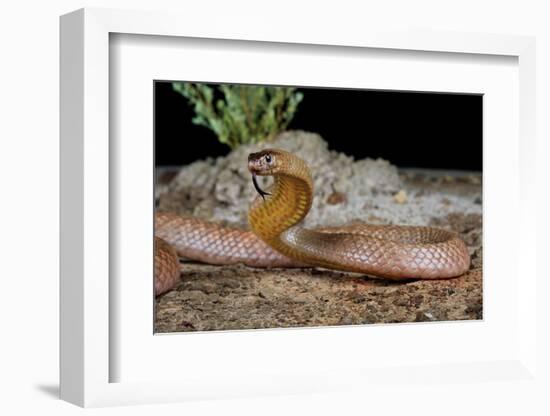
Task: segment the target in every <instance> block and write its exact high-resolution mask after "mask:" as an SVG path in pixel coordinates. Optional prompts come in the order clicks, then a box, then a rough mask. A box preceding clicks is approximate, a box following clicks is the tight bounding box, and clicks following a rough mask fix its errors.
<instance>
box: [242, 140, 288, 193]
mask: <svg viewBox="0 0 550 416" xmlns="http://www.w3.org/2000/svg"><path fill="white" fill-rule="evenodd" d="M280 155H281V152H280V151H278V150H275V149H265V150H262V151H261V152H257V153H250V154H249V155H248V170H249V171H250V173H252V183H253V184H254V188H255V189H256V191H257V192H258V193H259V194H260V196H261V197H262V198H263V199H264V200H265V195H271V194H270V193H269V192H266V191H264V190H263V189H262V188H260V186H259V185H258V182H257V181H256V176H257V175H258V176H270V175H274V174H275V173H276V172H277V167H278V159H279V156H280Z"/></svg>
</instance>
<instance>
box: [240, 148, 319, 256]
mask: <svg viewBox="0 0 550 416" xmlns="http://www.w3.org/2000/svg"><path fill="white" fill-rule="evenodd" d="M248 168H249V170H250V171H251V172H252V174H253V175H259V176H273V179H274V183H273V186H272V188H271V189H270V193H271V195H270V196H267V197H266V199H265V201H262V200H260V199H258V200H256V201H255V202H254V203H253V204H252V206H251V208H250V210H249V213H248V221H249V223H250V227H251V228H252V230H253V231H254V232H255V233H256V234H257V235H258V236H259V237H260V238H261V239H262V240H264V241H265V242H266V243H268V244H269V245H270V246H272V247H273V248H275V249H276V250H278V251H280V252H282V253H289V251H291V250H292V248H291V247H289V246H288V244H287V243H286V242H285V241H284V239H282V234H283V233H284V232H285V231H286V230H288V229H290V228H291V227H293V226H294V225H296V224H298V223H299V222H300V221H301V220H302V219H303V218H304V217H305V216H306V215H307V213H308V212H309V209H310V208H311V203H312V201H313V181H312V179H311V174H310V171H309V168H308V167H307V165H306V163H305V162H304V161H303V160H302V159H299V158H297V157H295V156H293V155H292V154H290V153H288V152H285V151H282V150H278V149H277V150H276V149H266V150H263V151H261V152H258V153H252V154H251V155H250V156H249V158H248Z"/></svg>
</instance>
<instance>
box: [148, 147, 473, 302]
mask: <svg viewBox="0 0 550 416" xmlns="http://www.w3.org/2000/svg"><path fill="white" fill-rule="evenodd" d="M267 160H269V162H267ZM248 167H249V170H250V171H251V172H252V174H253V175H264V176H272V177H273V179H274V184H273V186H272V187H271V189H270V192H269V193H265V192H264V193H263V194H262V198H260V197H257V198H256V199H255V200H254V201H253V203H252V205H251V207H250V209H249V213H248V221H249V224H250V228H251V231H244V230H239V229H235V228H230V227H223V226H221V225H218V224H215V223H212V222H208V221H205V220H201V219H198V218H194V217H182V216H179V215H176V214H172V213H157V214H156V216H155V235H156V244H155V293H156V294H157V295H158V294H160V293H163V292H166V291H168V290H170V289H171V288H173V287H174V286H175V285H176V284H177V282H178V281H179V263H175V262H174V258H176V261H177V257H178V256H179V257H183V258H186V259H189V260H196V261H200V262H204V263H210V264H219V265H229V264H237V263H242V264H245V265H248V266H252V267H304V266H308V267H312V266H317V267H323V268H328V269H333V270H339V271H349V272H357V273H364V274H368V275H370V276H377V277H383V278H389V279H442V278H451V277H457V276H460V275H462V274H464V273H465V272H466V271H467V270H468V269H469V266H470V255H469V253H468V249H467V247H466V245H465V243H464V242H463V241H462V239H461V238H460V237H459V236H458V234H456V233H454V232H451V231H446V230H442V229H438V228H432V227H418V226H402V225H370V224H354V225H347V226H341V227H323V228H318V229H307V228H303V227H301V226H300V225H299V224H300V222H301V221H302V220H303V219H304V218H305V216H306V215H307V213H308V212H309V210H310V208H311V204H312V201H313V181H312V179H311V174H310V171H309V168H308V166H307V165H306V163H305V162H304V161H303V160H301V159H299V158H298V157H297V156H295V155H293V154H291V153H288V152H285V151H282V150H278V149H266V150H263V151H261V152H258V153H253V154H251V155H250V156H249V162H248ZM264 195H269V196H267V198H265V199H264ZM158 240H161V242H157V241H158ZM168 251H172V253H171V254H169V253H168ZM174 252H175V253H177V256H174V255H173V254H174ZM157 264H158V266H157ZM175 266H177V267H175ZM157 282H164V283H162V284H160V283H159V284H157ZM157 286H158V288H159V290H158V291H157Z"/></svg>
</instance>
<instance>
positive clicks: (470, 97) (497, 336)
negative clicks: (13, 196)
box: [61, 9, 536, 406]
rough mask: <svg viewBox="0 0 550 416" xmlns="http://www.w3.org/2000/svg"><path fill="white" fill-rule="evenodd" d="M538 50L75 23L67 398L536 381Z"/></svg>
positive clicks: (68, 129) (146, 17) (459, 38)
mask: <svg viewBox="0 0 550 416" xmlns="http://www.w3.org/2000/svg"><path fill="white" fill-rule="evenodd" d="M533 45H534V41H533V39H531V38H526V37H517V36H505V35H502V36H492V35H491V36H490V35H482V34H450V33H438V34H433V33H431V34H427V33H423V32H418V33H415V32H411V33H406V34H403V33H401V32H398V31H397V32H388V33H380V32H377V31H375V30H366V31H364V32H361V34H360V35H357V34H355V35H354V36H350V35H349V34H345V33H344V34H342V35H333V36H330V37H329V38H326V37H325V35H324V33H323V32H322V31H315V30H313V31H311V32H308V34H307V35H301V34H298V32H294V31H292V30H291V31H286V32H284V33H282V32H280V31H278V30H277V29H276V27H275V26H269V25H267V26H265V27H263V28H262V29H259V28H258V27H257V26H253V25H252V26H250V31H246V35H242V34H234V33H233V32H232V31H231V30H230V28H229V26H227V24H224V23H220V24H218V25H214V26H212V27H206V26H204V25H200V24H198V23H197V24H189V25H187V24H186V25H181V23H180V20H179V19H178V17H177V16H174V15H170V14H162V13H145V12H125V11H112V10H96V9H92V10H89V9H85V10H80V11H76V12H74V13H71V14H69V15H66V16H63V17H62V19H61V81H62V86H61V102H62V105H61V113H62V120H61V175H62V179H61V191H62V196H61V206H62V215H61V220H62V221H61V240H62V261H61V271H62V275H61V290H62V293H61V395H62V398H64V399H66V400H68V401H71V402H73V403H76V404H79V405H82V406H98V405H110V404H124V403H152V402H163V401H180V400H192V399H196V398H215V397H222V398H223V397H247V396H255V395H266V394H284V393H292V394H298V393H308V392H323V391H334V390H346V389H355V388H366V387H367V386H368V388H375V387H373V386H375V385H384V384H388V383H392V380H395V379H399V380H400V382H401V383H405V384H406V383H416V382H418V380H421V381H422V382H427V383H429V382H430V381H432V382H433V380H435V379H437V380H451V379H452V380H456V379H460V380H467V381H469V382H473V383H475V382H479V381H481V380H499V379H502V378H503V379H507V380H523V379H525V378H529V377H530V374H532V373H531V372H532V371H533V368H534V367H533V366H534V363H533V357H534V348H535V338H534V337H535V329H534V326H533V325H534V323H533V322H534V319H533V317H534V315H535V305H534V304H533V303H532V302H531V299H532V296H533V293H534V290H535V289H534V280H535V275H536V274H535V272H533V273H531V274H530V276H531V277H529V276H527V278H526V277H525V275H522V278H521V280H520V279H519V274H518V273H519V272H518V270H519V267H521V268H522V270H529V268H530V267H531V268H532V267H533V266H532V265H531V264H532V262H531V261H530V260H531V259H530V256H531V255H532V254H531V251H530V249H529V247H532V245H533V244H534V236H533V235H532V234H531V233H529V231H528V230H529V229H532V228H530V226H528V225H529V224H531V226H532V223H531V222H532V221H533V219H532V218H530V217H529V216H528V215H527V214H526V210H525V204H528V203H529V198H525V196H526V195H527V194H528V193H529V192H531V190H530V188H529V184H528V182H527V179H528V177H529V172H530V170H531V169H533V160H534V159H533V157H534V155H533V153H532V152H531V151H530V150H529V149H530V146H531V145H532V142H533V140H534V130H533V123H532V120H531V119H530V117H529V116H528V115H529V114H530V112H531V111H532V110H533V109H534V105H535V103H534V78H533V77H532V73H533V71H534V46H533ZM518 149H520V151H519V153H518ZM504 225H506V230H507V231H506V232H507V234H508V235H509V236H512V237H513V238H511V239H503V238H502V237H501V234H502V231H501V230H502V229H503V227H504ZM520 225H521V226H520ZM503 258H505V259H506V260H507V261H506V262H502V261H499V259H503Z"/></svg>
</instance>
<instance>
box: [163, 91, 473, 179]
mask: <svg viewBox="0 0 550 416" xmlns="http://www.w3.org/2000/svg"><path fill="white" fill-rule="evenodd" d="M299 91H301V92H302V93H303V94H304V98H303V100H302V102H301V103H300V105H299V106H298V110H297V112H296V114H295V116H294V119H293V120H292V122H291V123H290V125H289V127H288V128H289V129H300V130H307V131H311V132H316V133H319V134H320V135H321V136H322V137H323V138H324V139H325V140H326V141H327V142H328V144H329V148H330V149H332V150H337V151H340V152H344V153H346V154H348V155H353V156H354V157H355V158H356V159H361V158H364V157H371V158H377V157H382V158H384V159H387V160H389V161H390V162H391V163H393V164H395V165H397V166H401V167H418V168H435V169H459V170H475V171H481V168H482V100H483V98H482V96H480V95H469V94H432V93H411V92H393V91H366V90H342V89H327V88H299ZM193 115H194V113H193V110H192V107H191V106H190V105H189V104H188V102H187V100H186V99H185V98H184V97H183V96H182V95H180V94H179V93H177V92H175V91H173V90H172V85H171V83H170V82H165V81H157V82H155V159H156V160H155V162H156V164H157V166H161V165H176V166H177V165H183V164H188V163H191V162H193V161H195V160H198V159H203V158H206V157H208V156H213V157H216V156H221V155H225V154H227V153H229V151H230V149H229V147H227V146H226V145H224V144H221V143H219V142H218V140H217V138H216V136H215V134H214V133H213V132H212V131H211V130H209V129H207V128H205V127H202V126H196V125H194V124H193V123H192V122H191V119H192V117H193Z"/></svg>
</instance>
